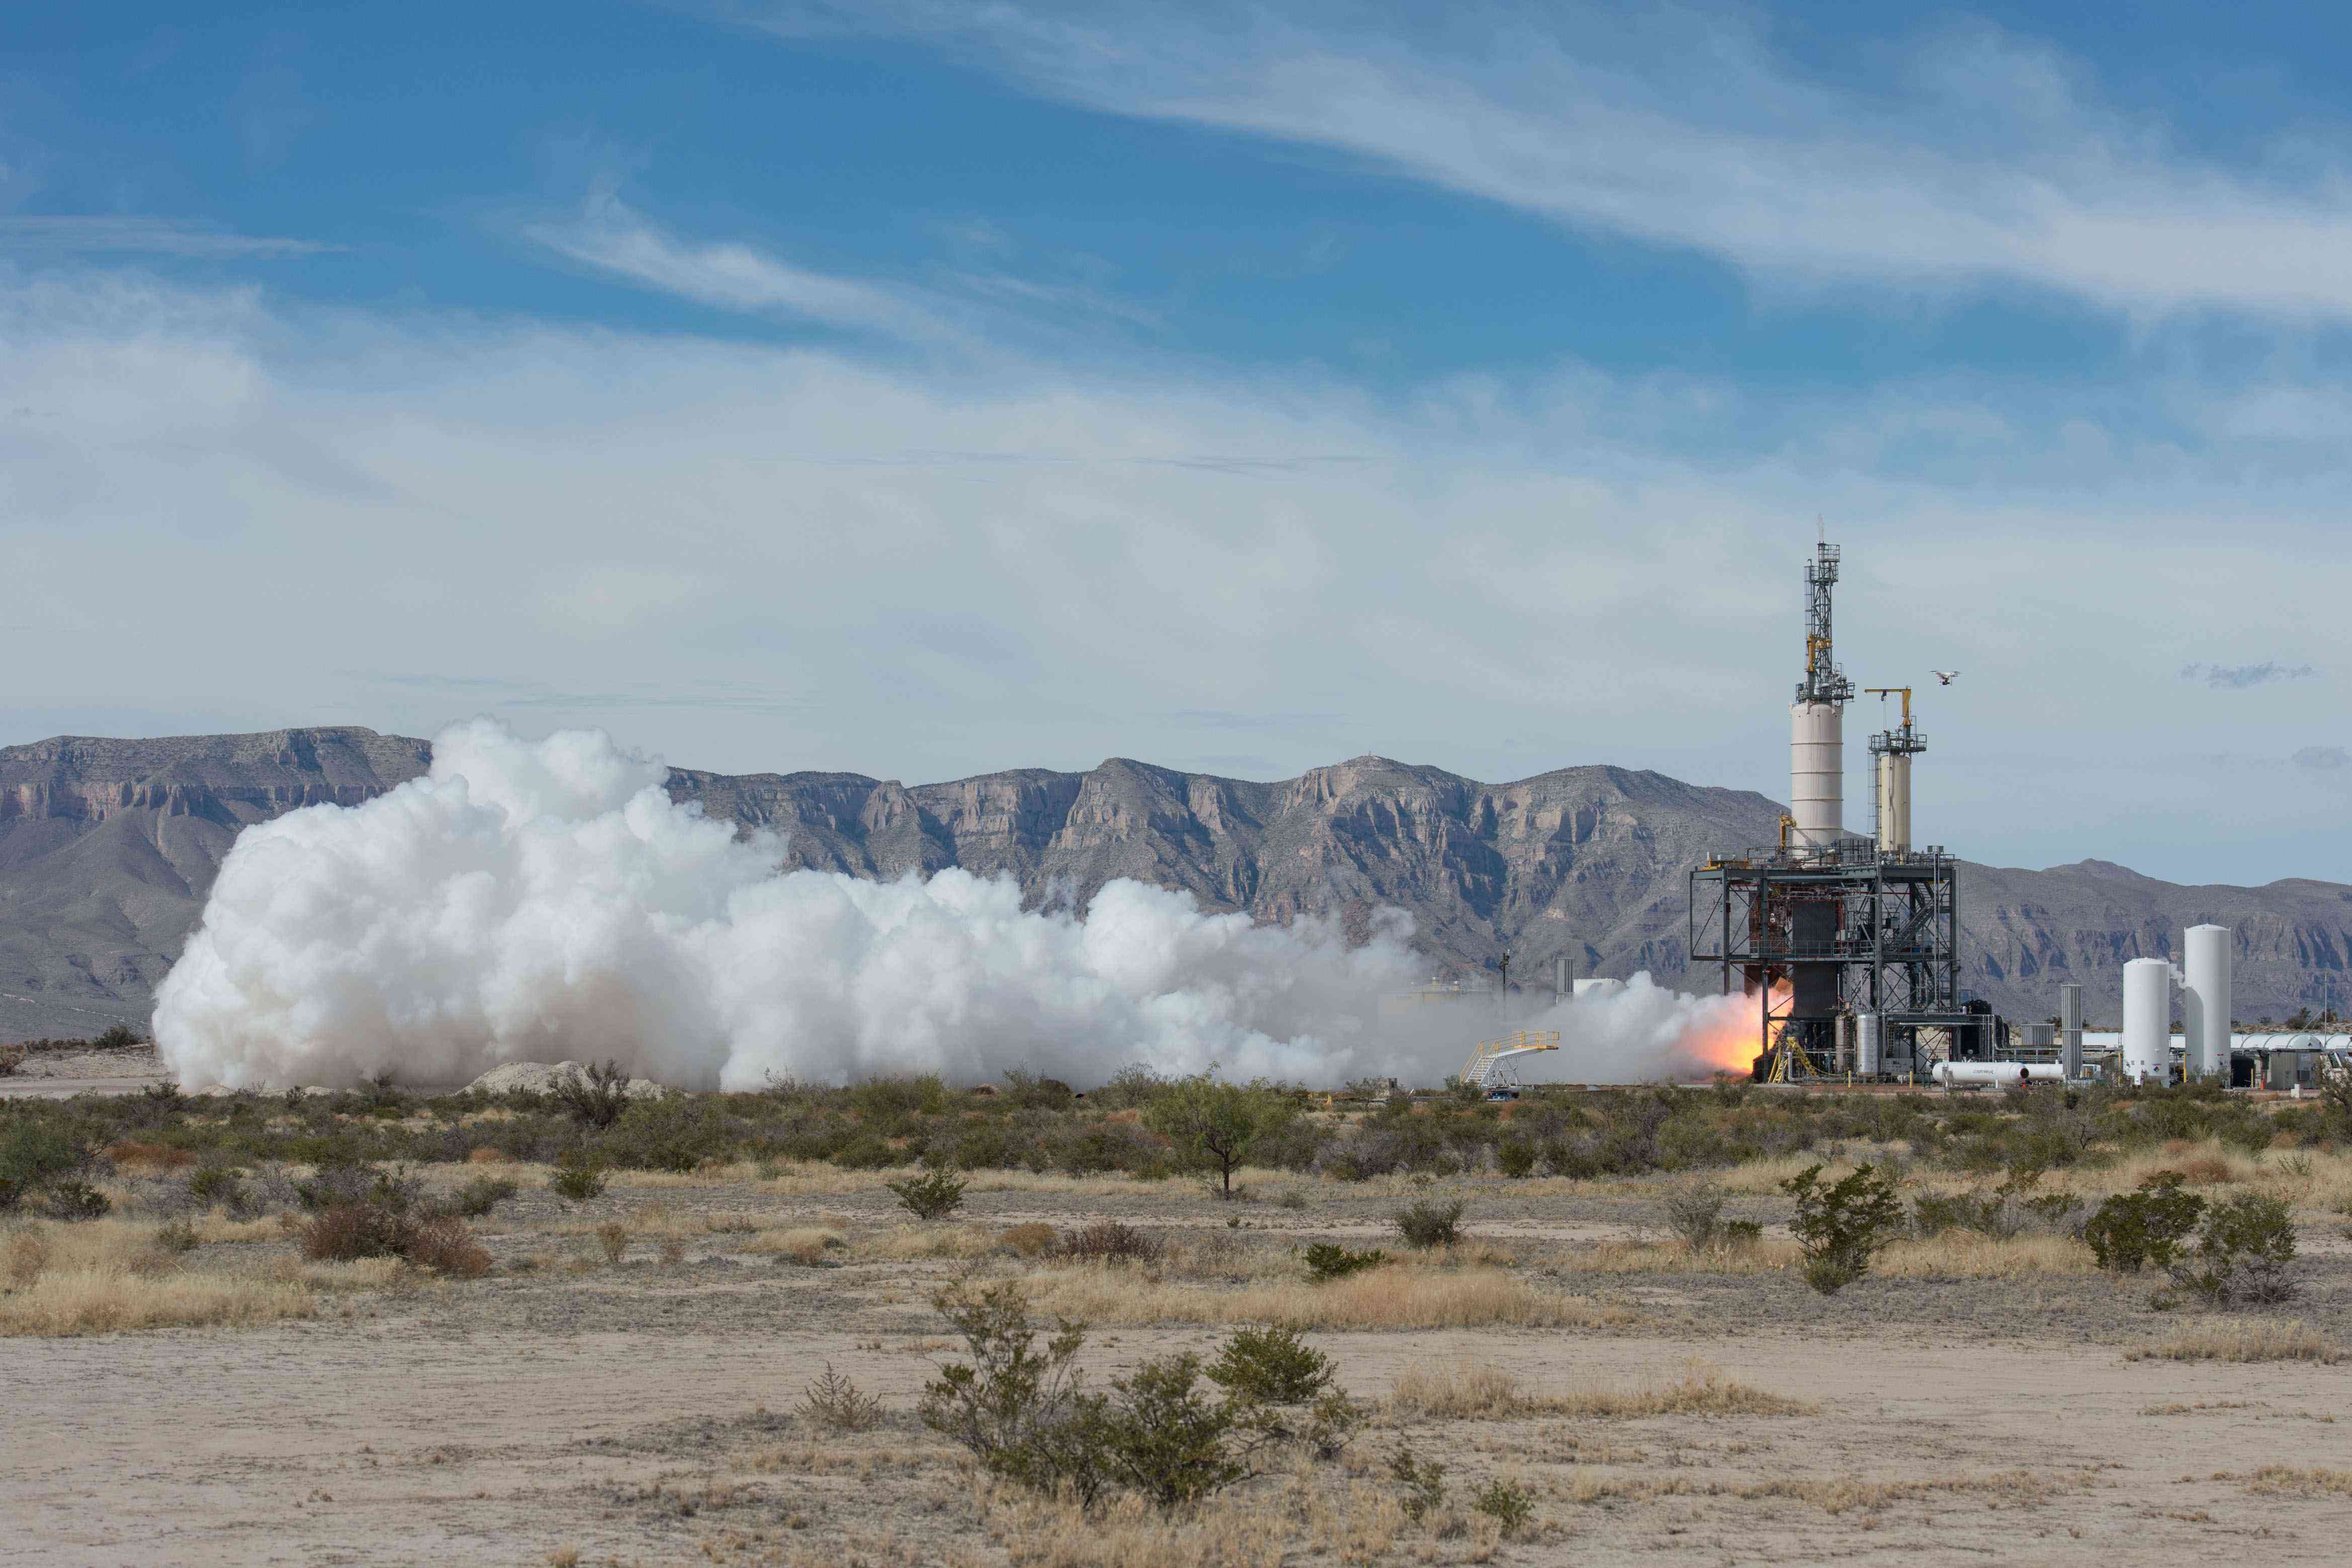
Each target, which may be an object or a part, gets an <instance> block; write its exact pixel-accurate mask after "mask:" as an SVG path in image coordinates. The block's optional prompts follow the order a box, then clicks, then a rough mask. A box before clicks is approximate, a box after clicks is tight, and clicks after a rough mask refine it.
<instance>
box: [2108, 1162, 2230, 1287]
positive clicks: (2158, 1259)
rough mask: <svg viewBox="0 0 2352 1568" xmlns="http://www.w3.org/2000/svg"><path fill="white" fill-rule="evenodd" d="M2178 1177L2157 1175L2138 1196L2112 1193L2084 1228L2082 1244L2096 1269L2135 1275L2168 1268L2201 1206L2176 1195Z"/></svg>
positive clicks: (2194, 1199) (2142, 1186)
mask: <svg viewBox="0 0 2352 1568" xmlns="http://www.w3.org/2000/svg"><path fill="white" fill-rule="evenodd" d="M2180 1183H2181V1176H2180V1173H2179V1172H2178V1171H2158V1172H2157V1173H2156V1174H2154V1175H2152V1176H2150V1177H2148V1178H2147V1180H2146V1181H2144V1182H2142V1183H2141V1184H2139V1187H2138V1190H2137V1191H2136V1192H2129V1193H2117V1194H2115V1195H2114V1196H2112V1197H2110V1198H2108V1199H2107V1200H2106V1201H2105V1203H2103V1204H2101V1205H2099V1206H2098V1210H2097V1212H2095V1214H2093V1215H2091V1217H2090V1218H2089V1219H2088V1220H2087V1221H2085V1222H2084V1226H2083V1239H2084V1241H2086V1242H2088V1243H2089V1244H2090V1247H2091V1255H2092V1256H2093V1257H2094V1258H2097V1259H2098V1263H2099V1267H2100V1268H2109V1269H2113V1270H2115V1271H2116V1273H2118V1274H2137V1273H2138V1272H2139V1271H2140V1269H2141V1268H2145V1267H2147V1266H2148V1265H2150V1264H2153V1265H2154V1266H2156V1267H2157V1268H2170V1267H2171V1266H2172V1264H2173V1262H2174V1260H2175V1259H2176V1258H2178V1257H2179V1250H2180V1244H2181V1243H2182V1242H2183V1241H2186V1240H2187V1239H2188V1238H2189V1233H2190V1232H2191V1231H2193V1230H2195V1229H2196V1228H2197V1221H2198V1218H2199V1216H2200V1215H2202V1214H2203V1213H2204V1212H2205V1200H2204V1199H2203V1198H2200V1197H2199V1196H2197V1195H2196V1194H2194V1193H2184V1192H2182V1191H2181V1190H2180Z"/></svg>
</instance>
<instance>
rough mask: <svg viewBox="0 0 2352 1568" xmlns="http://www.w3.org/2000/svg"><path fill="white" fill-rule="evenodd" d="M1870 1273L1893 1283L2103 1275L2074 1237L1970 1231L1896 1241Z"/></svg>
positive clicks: (1875, 1260)
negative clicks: (1997, 1235) (1988, 1234)
mask: <svg viewBox="0 0 2352 1568" xmlns="http://www.w3.org/2000/svg"><path fill="white" fill-rule="evenodd" d="M1870 1268H1871V1271H1872V1272H1873V1273H1874V1274H1882V1275H1885V1276H1887V1277H1888V1278H1890V1279H2022V1278H2025V1277H2027V1276H2031V1275H2036V1274H2095V1273H2097V1272H2098V1271H2099V1270H2098V1261H2097V1259H2096V1258H2094V1257H2093V1256H2092V1255H2091V1249H2090V1248H2089V1247H2085V1246H2084V1245H2083V1244H2082V1243H2081V1242H2079V1241H2077V1240H2075V1239H2074V1237H2071V1236H2012V1237H1990V1236H1980V1235H1979V1234H1978V1233H1976V1232H1975V1231H1972V1230H1948V1231H1946V1232H1944V1233H1943V1234H1942V1235H1941V1236H1931V1237H1927V1239H1925V1240H1923V1241H1898V1242H1896V1243H1895V1245H1894V1246H1892V1247H1888V1248H1887V1249H1886V1250H1885V1252H1882V1253H1880V1254H1879V1255H1878V1257H1877V1258H1874V1259H1873V1260H1872V1262H1871V1265H1870Z"/></svg>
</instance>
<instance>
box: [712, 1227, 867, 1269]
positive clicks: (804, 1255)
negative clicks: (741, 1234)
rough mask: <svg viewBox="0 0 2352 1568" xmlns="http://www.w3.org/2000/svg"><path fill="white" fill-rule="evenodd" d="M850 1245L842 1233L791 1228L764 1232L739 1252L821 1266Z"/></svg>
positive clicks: (828, 1230) (808, 1228)
mask: <svg viewBox="0 0 2352 1568" xmlns="http://www.w3.org/2000/svg"><path fill="white" fill-rule="evenodd" d="M847 1245H848V1242H847V1240H846V1239H845V1237H843V1236H842V1234H841V1232H840V1231H839V1230H837V1229H835V1227H834V1226H827V1225H796V1226H786V1227H785V1228H784V1229H782V1230H763V1231H761V1232H760V1233H759V1234H758V1235H757V1236H754V1237H751V1240H749V1241H746V1242H744V1243H742V1244H741V1246H740V1248H739V1250H740V1251H743V1252H749V1253H751V1254H754V1255H755V1256H762V1257H776V1258H791V1259H792V1260H793V1262H795V1263H809V1264H814V1263H821V1262H823V1261H824V1259H825V1258H826V1255H827V1254H830V1253H834V1252H838V1251H840V1250H841V1249H842V1248H843V1247H846V1246H847Z"/></svg>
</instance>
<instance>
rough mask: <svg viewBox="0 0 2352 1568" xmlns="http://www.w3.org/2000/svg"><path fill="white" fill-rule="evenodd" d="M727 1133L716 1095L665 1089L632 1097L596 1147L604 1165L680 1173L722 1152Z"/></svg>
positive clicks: (725, 1144) (597, 1141) (630, 1169)
mask: <svg viewBox="0 0 2352 1568" xmlns="http://www.w3.org/2000/svg"><path fill="white" fill-rule="evenodd" d="M729 1132H730V1129H729V1128H728V1126H727V1123H726V1115H725V1109H724V1107H723V1106H722V1105H721V1104H720V1103H719V1101H718V1100H712V1099H708V1098H702V1097H696V1096H689V1095H683V1094H666V1095H663V1096H661V1097H660V1098H659V1099H647V1100H632V1101H630V1102H629V1103H628V1105H627V1107H626V1109H625V1110H623V1111H622V1112H621V1115H620V1118H619V1120H617V1121H614V1122H613V1123H612V1125H611V1126H610V1127H608V1128H607V1129H606V1130H605V1131H604V1133H603V1134H602V1135H601V1136H599V1137H598V1138H597V1140H596V1144H595V1147H596V1152H597V1153H598V1154H599V1155H601V1156H602V1157H603V1158H604V1163H606V1164H608V1165H616V1166H618V1167H620V1168H621V1169H623V1170H626V1171H671V1172H676V1173H680V1174H683V1173H686V1172H688V1171H691V1170H694V1169H696V1168H697V1167H698V1166H699V1165H701V1163H703V1162H704V1161H705V1160H709V1159H716V1158H718V1157H719V1155H720V1154H722V1153H723V1152H725V1150H726V1148H727V1144H728V1139H729Z"/></svg>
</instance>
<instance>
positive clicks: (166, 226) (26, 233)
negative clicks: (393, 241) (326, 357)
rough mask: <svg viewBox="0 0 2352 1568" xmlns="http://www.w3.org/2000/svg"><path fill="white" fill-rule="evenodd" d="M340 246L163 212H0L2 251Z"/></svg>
mask: <svg viewBox="0 0 2352 1568" xmlns="http://www.w3.org/2000/svg"><path fill="white" fill-rule="evenodd" d="M341 248H342V247H341V246H336V245H329V244H326V243H324V242H322V241H320V240H315V239H289V238H285V237H278V236H271V235H253V234H230V233H227V232H226V231H224V230H222V229H219V228H215V227H214V226H210V225H207V224H201V223H194V222H190V221H188V220H185V219H182V218H166V217H79V216H62V217H0V253H6V252H9V251H16V252H25V251H45V252H49V253H52V254H62V255H100V254H105V253H109V252H111V253H116V254H122V253H129V254H135V255H143V256H176V257H184V258H189V259H192V260H203V261H232V260H243V259H249V258H259V259H268V258H277V257H292V256H315V255H318V254H319V253H320V252H322V251H330V250H340V249H341Z"/></svg>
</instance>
